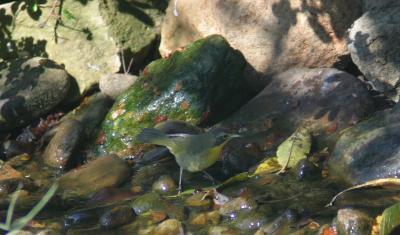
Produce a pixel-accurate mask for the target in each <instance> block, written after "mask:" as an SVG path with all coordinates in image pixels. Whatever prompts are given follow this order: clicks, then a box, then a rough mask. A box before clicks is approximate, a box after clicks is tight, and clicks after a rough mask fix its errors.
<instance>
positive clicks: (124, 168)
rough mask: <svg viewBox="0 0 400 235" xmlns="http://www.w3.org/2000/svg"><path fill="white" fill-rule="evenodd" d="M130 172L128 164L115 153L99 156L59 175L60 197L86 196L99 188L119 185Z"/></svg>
mask: <svg viewBox="0 0 400 235" xmlns="http://www.w3.org/2000/svg"><path fill="white" fill-rule="evenodd" d="M130 173H131V170H130V168H129V166H128V165H127V164H126V163H125V162H124V161H123V160H122V159H120V158H118V157H116V156H115V155H109V156H104V157H99V158H97V159H96V160H93V161H90V162H88V163H86V164H85V165H83V166H82V167H80V168H79V169H76V170H72V171H70V172H68V173H66V174H64V175H63V176H61V177H60V179H59V183H60V190H61V191H62V197H63V198H65V199H68V198H75V197H88V196H90V195H92V194H93V193H95V192H97V191H99V190H100V189H103V188H106V187H114V186H118V185H120V184H121V183H122V182H124V181H125V180H127V178H128V177H129V175H130Z"/></svg>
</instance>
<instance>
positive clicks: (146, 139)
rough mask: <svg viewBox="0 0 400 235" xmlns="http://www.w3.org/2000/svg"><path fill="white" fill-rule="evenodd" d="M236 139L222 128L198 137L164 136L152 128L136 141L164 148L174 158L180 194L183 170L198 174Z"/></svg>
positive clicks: (142, 133)
mask: <svg viewBox="0 0 400 235" xmlns="http://www.w3.org/2000/svg"><path fill="white" fill-rule="evenodd" d="M236 137H240V136H239V135H233V134H229V133H227V132H226V130H225V129H223V128H215V129H212V130H210V131H208V132H206V133H202V134H198V135H194V134H165V133H164V132H162V131H160V130H157V129H154V128H145V129H143V130H142V132H141V133H140V134H139V135H137V140H138V141H139V142H141V143H150V144H156V145H162V146H165V147H167V148H168V150H169V151H170V152H171V153H172V154H173V155H174V156H175V160H176V162H177V163H178V165H179V167H180V172H179V188H178V192H179V193H180V192H181V190H182V174H183V170H186V171H190V172H199V171H203V170H204V169H206V168H208V167H210V166H211V165H213V164H214V163H215V162H216V161H217V160H218V159H219V157H220V153H221V151H222V149H223V147H224V145H225V144H226V143H228V141H229V140H231V139H232V138H236Z"/></svg>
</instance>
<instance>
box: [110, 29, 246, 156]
mask: <svg viewBox="0 0 400 235" xmlns="http://www.w3.org/2000/svg"><path fill="white" fill-rule="evenodd" d="M244 67H245V60H244V58H243V55H242V54H241V53H240V52H238V51H236V50H234V49H233V48H231V47H230V46H229V44H228V42H227V41H226V40H225V39H224V38H223V37H221V36H218V35H213V36H209V37H207V38H204V39H201V40H198V41H196V42H195V43H193V44H192V45H190V46H189V47H188V48H187V49H186V50H185V51H183V52H178V53H175V54H174V55H172V56H171V57H170V58H166V59H160V60H157V61H154V62H152V63H151V64H150V65H148V66H147V68H146V69H145V70H144V71H143V74H142V75H141V76H140V77H139V78H138V80H137V81H136V82H135V83H134V84H133V86H132V87H131V88H130V89H129V90H128V91H127V92H126V93H125V94H123V95H121V96H119V97H118V99H117V100H116V103H115V104H114V106H113V108H112V109H111V111H110V112H109V114H108V115H107V117H106V120H105V121H104V123H103V126H102V130H103V132H102V134H103V135H104V138H103V139H104V141H103V147H105V150H106V151H107V152H120V151H121V150H129V149H131V148H132V149H135V147H134V146H133V144H134V143H135V136H136V135H137V134H138V133H139V132H140V131H141V130H142V129H143V128H145V127H151V126H154V125H155V124H157V123H160V122H162V121H165V120H183V121H187V122H189V123H191V124H213V123H216V122H218V121H220V120H222V119H223V118H226V117H227V116H228V115H230V114H231V113H233V112H234V111H235V110H236V109H238V108H239V107H240V106H241V105H242V104H243V103H244V102H246V101H247V100H248V98H249V92H248V90H249V89H246V85H245V80H244V78H243V69H244Z"/></svg>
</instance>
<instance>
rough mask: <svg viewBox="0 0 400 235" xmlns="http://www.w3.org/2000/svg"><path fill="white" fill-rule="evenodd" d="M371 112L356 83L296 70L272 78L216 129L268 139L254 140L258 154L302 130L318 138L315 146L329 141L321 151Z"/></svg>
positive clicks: (340, 75)
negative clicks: (260, 150) (264, 132)
mask: <svg viewBox="0 0 400 235" xmlns="http://www.w3.org/2000/svg"><path fill="white" fill-rule="evenodd" d="M371 107H372V102H371V98H370V97H369V94H368V91H367V88H366V86H365V84H363V83H362V82H361V81H360V80H358V79H357V78H356V77H354V76H352V75H350V74H348V73H346V72H343V71H340V70H337V69H330V68H324V69H306V68H296V69H291V70H288V71H286V72H284V73H281V74H278V75H276V76H274V77H273V81H272V82H271V84H269V85H268V86H267V87H265V88H264V90H263V91H262V92H260V93H259V94H258V95H257V96H256V97H254V98H253V99H252V100H251V101H249V102H248V103H247V104H246V105H244V106H243V107H242V108H241V109H239V110H238V111H237V112H236V113H235V114H234V115H232V116H231V117H230V118H228V119H227V120H225V121H223V122H222V123H221V124H220V125H222V126H224V127H227V128H233V129H239V132H240V133H243V135H249V134H255V133H258V132H261V131H266V132H267V134H268V133H271V134H268V135H266V136H261V137H260V138H257V141H258V142H257V143H258V144H259V146H260V147H261V149H272V148H273V147H274V146H275V147H276V144H279V141H281V139H280V138H278V137H279V136H280V137H284V138H285V137H286V138H287V137H289V136H290V135H291V134H292V133H293V132H294V131H295V130H296V129H297V128H298V127H299V126H303V127H307V129H308V130H309V131H310V132H311V133H312V134H316V135H318V136H317V137H318V138H317V139H316V140H317V141H323V139H324V138H327V137H328V136H329V137H331V136H332V138H331V139H327V140H326V141H325V140H324V141H325V142H326V144H323V147H324V148H325V147H327V145H328V146H329V145H333V144H334V143H335V141H336V139H337V138H336V137H335V135H336V134H337V133H338V132H339V131H340V130H343V129H344V128H346V127H348V126H350V125H352V124H354V123H356V122H358V121H359V120H361V119H362V118H364V117H366V115H368V114H369V113H370V112H371ZM266 142H271V144H268V145H267V144H266ZM317 144H318V142H317ZM330 147H333V146H330Z"/></svg>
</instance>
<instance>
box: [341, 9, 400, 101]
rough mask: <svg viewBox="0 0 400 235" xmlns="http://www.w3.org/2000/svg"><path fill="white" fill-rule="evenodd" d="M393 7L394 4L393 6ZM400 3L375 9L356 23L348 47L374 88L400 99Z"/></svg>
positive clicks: (394, 98) (351, 31) (396, 99)
mask: <svg viewBox="0 0 400 235" xmlns="http://www.w3.org/2000/svg"><path fill="white" fill-rule="evenodd" d="M389 6H390V5H389ZM399 11H400V6H397V7H394V6H393V7H383V8H375V9H373V10H369V11H367V12H366V13H365V14H364V15H363V16H362V17H361V18H359V19H358V20H357V21H355V22H354V25H353V27H352V28H351V30H350V34H349V44H348V48H349V51H350V53H351V57H352V58H353V61H354V63H355V64H356V65H357V66H358V68H359V69H360V71H361V72H362V73H363V74H364V75H365V77H366V78H367V79H368V80H369V81H370V83H371V85H372V86H373V88H374V89H375V90H377V91H379V92H383V93H385V94H386V95H388V96H390V97H391V98H392V99H393V100H395V101H398V100H399V94H398V93H399V89H398V85H399V77H400V45H399V43H398V42H399V41H400V27H399V24H400V14H398V12H399Z"/></svg>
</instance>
